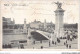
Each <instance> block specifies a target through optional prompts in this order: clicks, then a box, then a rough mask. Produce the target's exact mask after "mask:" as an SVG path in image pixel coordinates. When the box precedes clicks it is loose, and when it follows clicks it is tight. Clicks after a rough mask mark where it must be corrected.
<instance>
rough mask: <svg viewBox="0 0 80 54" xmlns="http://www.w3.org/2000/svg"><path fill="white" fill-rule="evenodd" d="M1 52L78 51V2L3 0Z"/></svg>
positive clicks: (64, 0) (61, 0) (65, 0)
mask: <svg viewBox="0 0 80 54" xmlns="http://www.w3.org/2000/svg"><path fill="white" fill-rule="evenodd" d="M1 18H2V49H78V20H79V0H2V1H1Z"/></svg>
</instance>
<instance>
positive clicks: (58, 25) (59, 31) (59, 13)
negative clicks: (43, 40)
mask: <svg viewBox="0 0 80 54" xmlns="http://www.w3.org/2000/svg"><path fill="white" fill-rule="evenodd" d="M55 4H57V6H58V7H57V9H56V10H55V11H54V12H55V16H56V19H55V21H56V22H55V35H56V37H62V36H64V32H63V31H64V29H63V26H64V25H63V15H64V10H63V9H62V8H61V6H62V3H59V2H57V3H55Z"/></svg>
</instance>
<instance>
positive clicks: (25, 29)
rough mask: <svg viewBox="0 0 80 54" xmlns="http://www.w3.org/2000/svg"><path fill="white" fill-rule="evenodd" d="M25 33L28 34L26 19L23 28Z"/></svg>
mask: <svg viewBox="0 0 80 54" xmlns="http://www.w3.org/2000/svg"><path fill="white" fill-rule="evenodd" d="M23 31H24V33H26V34H27V27H26V19H24V27H23Z"/></svg>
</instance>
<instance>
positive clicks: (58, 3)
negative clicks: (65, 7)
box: [54, 2, 62, 8]
mask: <svg viewBox="0 0 80 54" xmlns="http://www.w3.org/2000/svg"><path fill="white" fill-rule="evenodd" d="M54 3H55V4H57V8H61V6H62V3H60V2H54Z"/></svg>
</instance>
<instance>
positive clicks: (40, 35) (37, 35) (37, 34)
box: [28, 29, 51, 40]
mask: <svg viewBox="0 0 80 54" xmlns="http://www.w3.org/2000/svg"><path fill="white" fill-rule="evenodd" d="M28 33H29V34H28V35H32V37H33V38H34V39H36V40H50V39H51V33H49V32H45V31H41V30H36V29H28Z"/></svg>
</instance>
